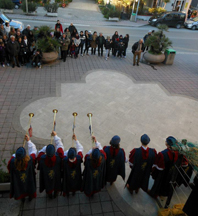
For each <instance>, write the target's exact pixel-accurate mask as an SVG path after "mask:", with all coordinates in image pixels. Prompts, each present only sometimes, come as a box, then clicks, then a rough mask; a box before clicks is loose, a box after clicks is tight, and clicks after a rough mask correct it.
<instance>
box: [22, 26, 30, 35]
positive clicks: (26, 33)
mask: <svg viewBox="0 0 198 216" xmlns="http://www.w3.org/2000/svg"><path fill="white" fill-rule="evenodd" d="M29 32H30V30H28V29H27V28H26V29H24V30H23V31H22V34H23V35H26V36H27V37H28V35H29Z"/></svg>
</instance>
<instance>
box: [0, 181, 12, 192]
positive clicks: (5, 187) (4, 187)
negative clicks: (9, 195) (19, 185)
mask: <svg viewBox="0 0 198 216" xmlns="http://www.w3.org/2000/svg"><path fill="white" fill-rule="evenodd" d="M0 191H10V182H7V183H0Z"/></svg>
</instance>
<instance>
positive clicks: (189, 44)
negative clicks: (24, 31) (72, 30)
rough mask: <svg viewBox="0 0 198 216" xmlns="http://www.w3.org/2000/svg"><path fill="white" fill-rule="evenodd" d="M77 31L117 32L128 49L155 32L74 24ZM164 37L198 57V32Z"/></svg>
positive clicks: (182, 31) (173, 32)
mask: <svg viewBox="0 0 198 216" xmlns="http://www.w3.org/2000/svg"><path fill="white" fill-rule="evenodd" d="M20 21H22V22H23V23H24V25H25V26H26V25H27V24H30V25H31V26H32V27H33V26H35V25H37V26H41V25H49V26H51V27H52V28H54V25H55V22H47V21H30V20H20ZM69 24H70V23H62V25H63V28H65V27H67V26H69ZM74 25H75V26H76V28H77V29H78V31H80V30H83V31H84V30H89V31H91V32H94V31H97V32H98V33H99V32H102V33H103V34H104V35H105V36H107V35H110V36H112V35H113V34H114V32H115V31H118V33H119V34H122V35H125V34H129V35H130V42H129V47H131V46H132V45H133V43H135V42H136V41H138V39H140V38H143V37H144V35H145V34H146V33H147V32H148V31H149V30H153V29H154V30H157V28H155V27H153V26H149V25H148V26H143V27H120V26H92V25H86V23H85V24H75V23H74ZM166 35H167V36H168V37H169V38H170V40H171V41H172V42H173V49H175V50H176V51H177V52H178V53H182V54H185V53H186V54H195V55H198V30H195V31H192V30H189V29H185V28H182V29H175V28H169V31H168V32H166Z"/></svg>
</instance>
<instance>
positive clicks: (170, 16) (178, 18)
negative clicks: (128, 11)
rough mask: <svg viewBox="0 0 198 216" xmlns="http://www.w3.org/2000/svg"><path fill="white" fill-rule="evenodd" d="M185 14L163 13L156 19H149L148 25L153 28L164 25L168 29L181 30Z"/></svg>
mask: <svg viewBox="0 0 198 216" xmlns="http://www.w3.org/2000/svg"><path fill="white" fill-rule="evenodd" d="M185 18H186V14H185V13H182V12H176V11H171V12H165V13H162V14H161V15H159V16H158V17H151V18H150V19H149V24H150V25H153V26H159V25H161V24H166V25H167V26H169V27H176V28H178V29H179V28H181V26H184V21H185Z"/></svg>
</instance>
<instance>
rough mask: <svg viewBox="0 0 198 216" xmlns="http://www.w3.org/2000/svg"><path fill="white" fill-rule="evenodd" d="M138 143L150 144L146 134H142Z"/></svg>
mask: <svg viewBox="0 0 198 216" xmlns="http://www.w3.org/2000/svg"><path fill="white" fill-rule="evenodd" d="M140 141H141V143H142V144H143V145H148V144H149V142H150V138H149V136H148V135H147V134H143V135H142V136H141V138H140Z"/></svg>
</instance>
